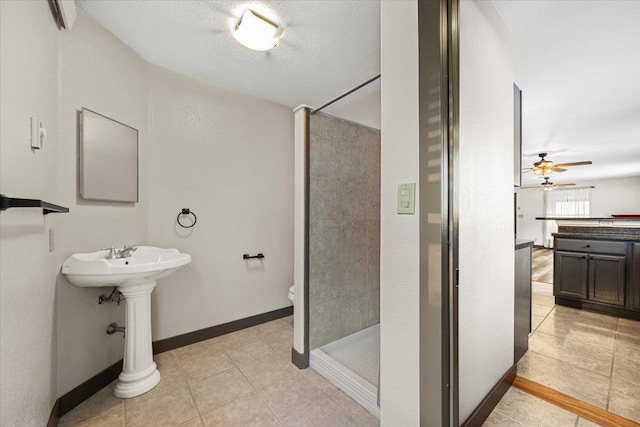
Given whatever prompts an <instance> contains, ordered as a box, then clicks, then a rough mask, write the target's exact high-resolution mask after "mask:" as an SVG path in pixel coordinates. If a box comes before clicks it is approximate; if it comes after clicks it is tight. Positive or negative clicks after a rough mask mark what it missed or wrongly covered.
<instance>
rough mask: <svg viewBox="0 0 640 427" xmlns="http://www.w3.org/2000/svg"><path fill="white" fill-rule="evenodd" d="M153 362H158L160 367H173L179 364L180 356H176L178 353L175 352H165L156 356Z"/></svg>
mask: <svg viewBox="0 0 640 427" xmlns="http://www.w3.org/2000/svg"><path fill="white" fill-rule="evenodd" d="M153 361H154V362H156V365H158V367H160V366H164V365H172V364H174V363H178V356H176V352H175V351H173V350H170V351H165V352H164V353H159V354H154V355H153Z"/></svg>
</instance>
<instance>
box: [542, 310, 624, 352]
mask: <svg viewBox="0 0 640 427" xmlns="http://www.w3.org/2000/svg"><path fill="white" fill-rule="evenodd" d="M537 331H538V332H544V333H545V334H548V335H554V336H556V337H562V338H564V337H570V338H574V339H577V340H582V341H593V342H598V343H602V344H605V343H606V345H613V340H614V339H615V336H616V326H615V323H602V322H596V321H594V320H592V319H590V318H582V317H580V316H573V315H568V316H565V315H560V316H555V315H549V316H548V317H547V318H546V319H544V321H543V322H542V324H541V325H540V326H539V327H538V330H537Z"/></svg>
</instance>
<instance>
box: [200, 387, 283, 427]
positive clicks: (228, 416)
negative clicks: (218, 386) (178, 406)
mask: <svg viewBox="0 0 640 427" xmlns="http://www.w3.org/2000/svg"><path fill="white" fill-rule="evenodd" d="M202 419H203V420H204V424H205V426H207V427H238V426H243V427H271V426H275V425H277V424H278V423H279V422H280V421H278V419H277V418H276V417H275V416H274V415H273V413H272V412H271V410H270V409H269V407H268V406H267V405H265V403H264V402H263V401H262V399H261V398H260V397H259V396H258V395H257V394H256V393H255V392H252V393H249V394H247V395H246V396H243V397H240V398H238V399H236V400H234V401H233V402H231V403H227V404H226V405H223V406H221V407H219V408H217V409H214V410H212V411H210V412H207V413H204V414H202Z"/></svg>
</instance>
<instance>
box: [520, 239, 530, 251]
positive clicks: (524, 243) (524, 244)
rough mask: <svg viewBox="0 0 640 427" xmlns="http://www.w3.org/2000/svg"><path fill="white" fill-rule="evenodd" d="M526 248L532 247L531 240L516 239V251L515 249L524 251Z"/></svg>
mask: <svg viewBox="0 0 640 427" xmlns="http://www.w3.org/2000/svg"><path fill="white" fill-rule="evenodd" d="M528 246H532V247H533V240H527V239H516V250H517V249H524V248H526V247H528Z"/></svg>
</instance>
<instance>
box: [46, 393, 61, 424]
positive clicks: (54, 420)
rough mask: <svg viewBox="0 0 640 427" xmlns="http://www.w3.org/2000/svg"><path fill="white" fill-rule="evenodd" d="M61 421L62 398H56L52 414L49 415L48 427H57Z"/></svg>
mask: <svg viewBox="0 0 640 427" xmlns="http://www.w3.org/2000/svg"><path fill="white" fill-rule="evenodd" d="M58 421H60V399H59V398H58V399H56V403H54V404H53V409H52V410H51V415H49V421H47V427H56V426H57V425H58Z"/></svg>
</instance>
